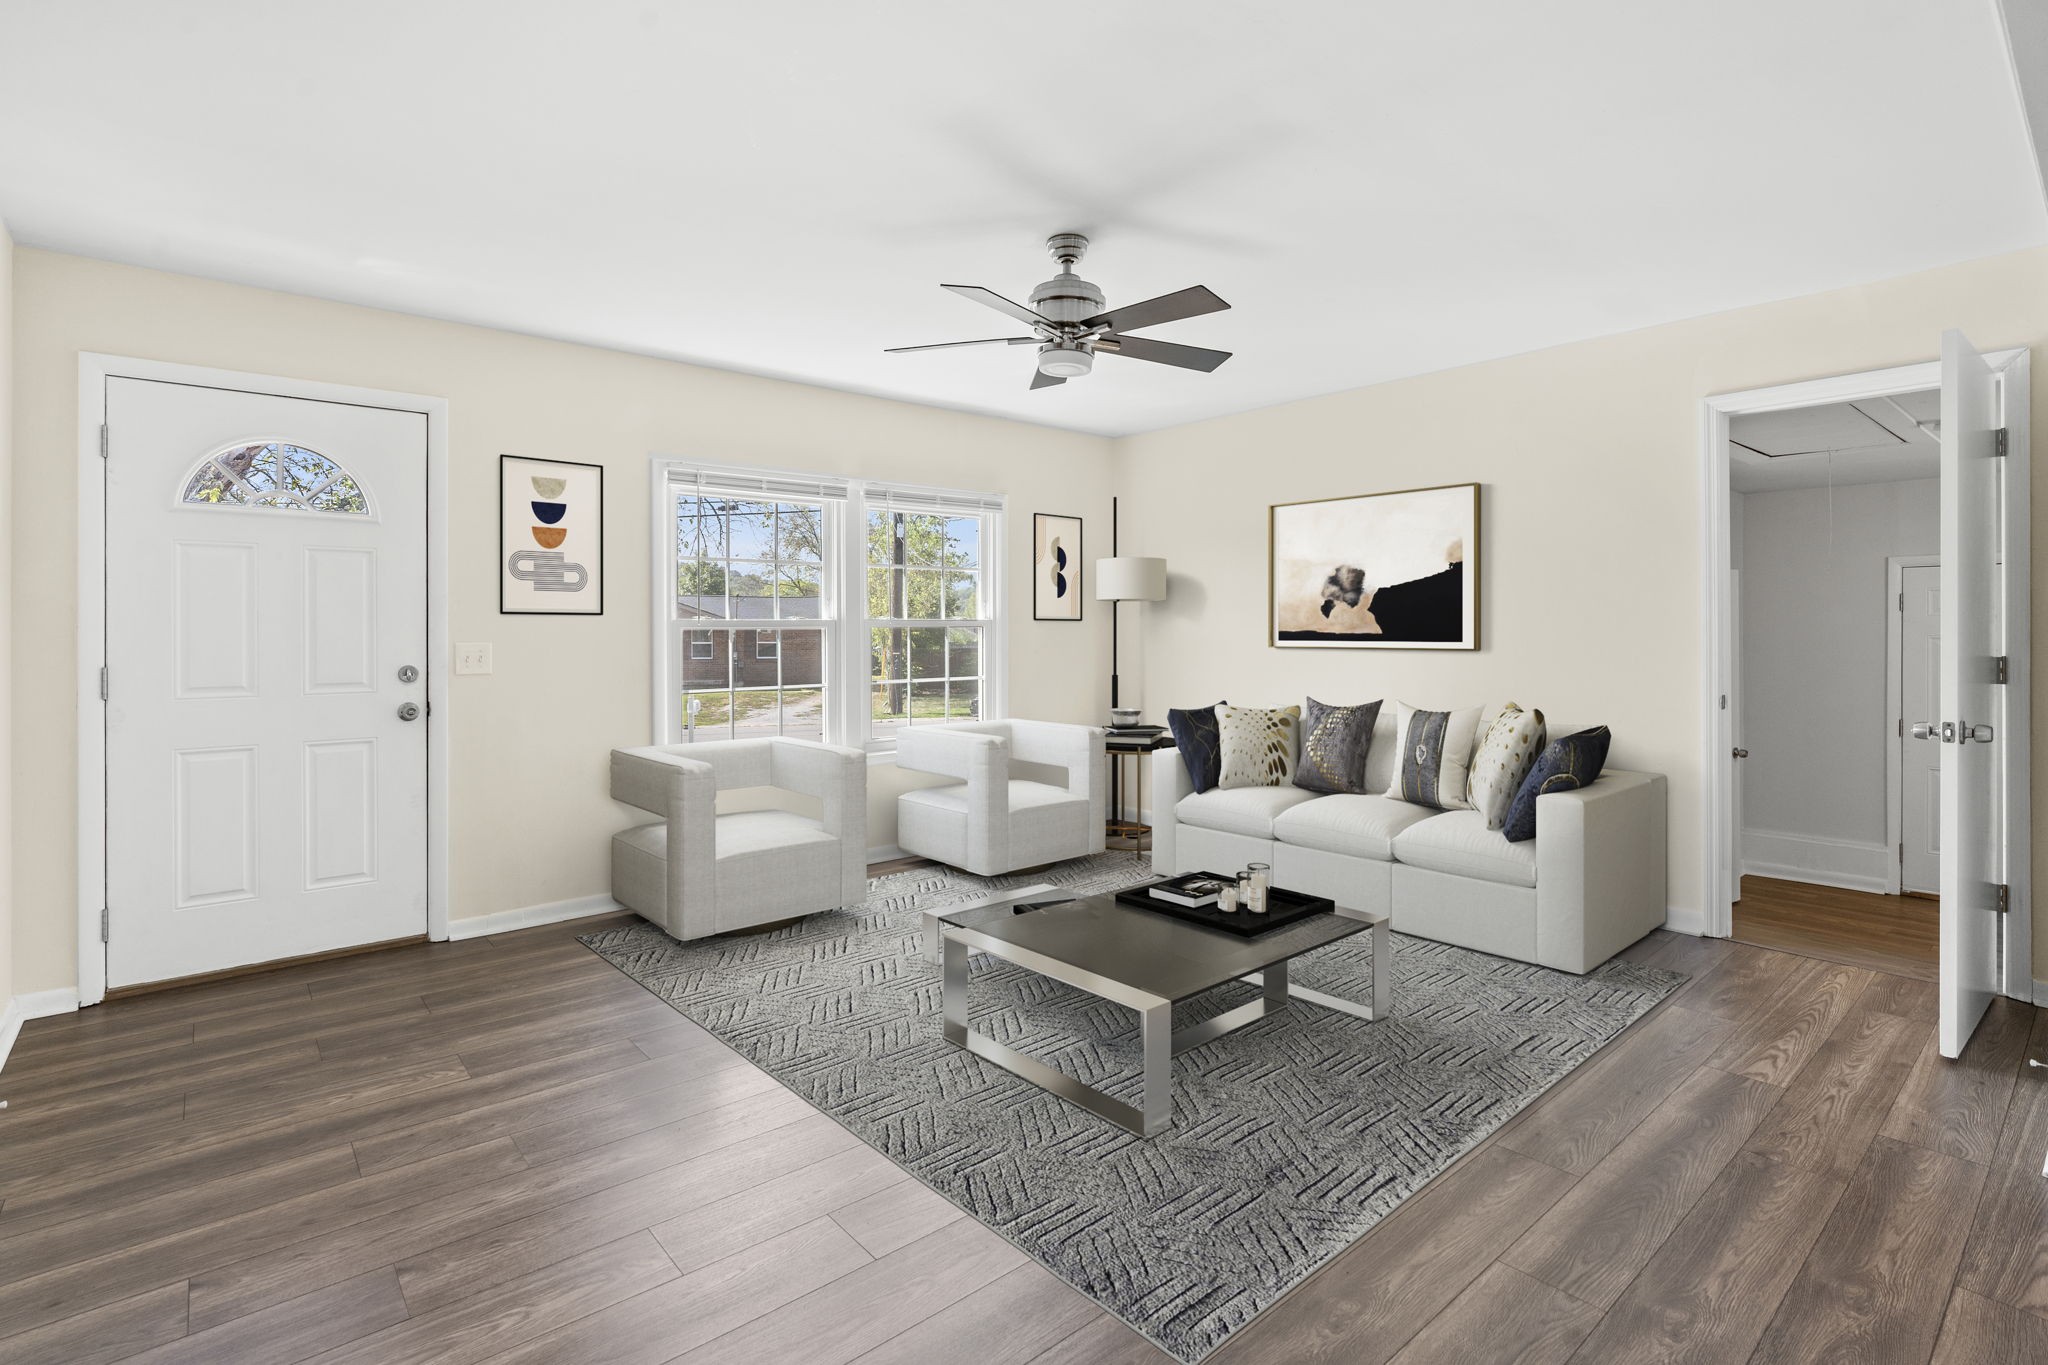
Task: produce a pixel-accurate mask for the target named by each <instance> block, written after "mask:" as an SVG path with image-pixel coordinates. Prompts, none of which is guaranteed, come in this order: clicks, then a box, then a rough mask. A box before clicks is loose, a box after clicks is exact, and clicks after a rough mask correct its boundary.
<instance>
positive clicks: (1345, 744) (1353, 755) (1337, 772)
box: [1294, 697, 1513, 796]
mask: <svg viewBox="0 0 2048 1365" xmlns="http://www.w3.org/2000/svg"><path fill="white" fill-rule="evenodd" d="M1379 714H1380V703H1378V702H1376V701H1369V702H1366V703H1365V704H1364V705H1363V706H1326V705H1324V704H1323V703H1322V702H1319V701H1317V700H1316V699H1315V698H1314V697H1310V698H1309V699H1308V715H1307V716H1306V717H1305V718H1304V719H1303V721H1302V725H1301V762H1300V763H1299V764H1298V765H1297V766H1296V767H1295V769H1294V785H1295V786H1297V787H1300V788H1302V789H1303V790H1305V791H1312V792H1333V793H1346V794H1351V795H1358V794H1362V793H1363V792H1364V791H1365V756H1366V753H1367V751H1368V750H1369V749H1370V748H1371V747H1372V727H1373V722H1374V721H1376V720H1378V719H1379ZM1509 795H1510V796H1512V795H1513V793H1512V792H1510V793H1509Z"/></svg>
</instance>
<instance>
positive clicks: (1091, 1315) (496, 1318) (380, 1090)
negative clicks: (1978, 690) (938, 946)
mask: <svg viewBox="0 0 2048 1365" xmlns="http://www.w3.org/2000/svg"><path fill="white" fill-rule="evenodd" d="M604 922H607V921H605V920H599V921H584V922H581V923H578V924H568V925H558V926H550V927H547V928H542V929H535V930H529V931H526V932H523V933H518V934H510V935H504V936H501V937H497V938H491V939H472V940H467V941H463V942H457V943H443V944H423V945H418V946H412V947H405V948H398V949H393V950H390V951H386V952H382V953H377V954H373V955H369V956H364V957H357V958H350V959H345V960H341V961H334V962H326V963H316V964H308V965H305V966H301V967H294V968H289V969H285V970H282V971H278V972H274V973H269V974H266V975H259V976H251V977H247V978H244V979H241V980H236V981H230V982H221V983H216V984H212V985H207V986H201V987H194V988H190V989H184V990H178V991H171V992H166V993H163V994H158V995H150V996H144V997H140V998H136V999H132V1000H127V1001H122V1002H117V1003H115V1004H111V1005H104V1006H100V1007H98V1008H95V1009H92V1010H87V1011H83V1012H80V1013H78V1014H75V1015H70V1016H64V1017H60V1018H55V1019H45V1020H38V1021H35V1022H32V1023H30V1024H29V1025H28V1026H27V1028H26V1029H25V1031H24V1033H23V1035H22V1038H21V1040H20V1043H19V1045H18V1046H17V1048H16V1050H15V1053H14V1056H13V1058H12V1059H11V1060H10V1061H9V1063H8V1064H7V1067H6V1069H5V1071H4V1072H0V1095H5V1097H6V1098H8V1099H9V1100H10V1101H11V1102H12V1107H11V1108H9V1109H8V1110H7V1111H5V1112H4V1113H0V1362H13V1361H34V1362H37V1363H38V1365H48V1363H49V1362H57V1361H92V1362H111V1361H119V1360H135V1361H147V1362H151V1363H152V1365H162V1363H163V1362H172V1361H189V1362H207V1363H208V1365H230V1363H232V1362H242V1361H247V1362H262V1365H292V1363H293V1362H299V1361H319V1362H323V1365H334V1363H335V1362H343V1361H347V1362H376V1365H390V1363H391V1362H405V1361H428V1360H431V1361H435V1362H439V1363H440V1365H460V1363H461V1362H486V1361H488V1362H497V1363H500V1365H502V1363H503V1362H514V1361H517V1362H597V1361H605V1362H647V1363H648V1365H653V1363H654V1362H666V1361H682V1362H687V1363H688V1365H709V1363H710V1362H748V1365H762V1363H763V1362H770V1363H772V1362H784V1361H788V1362H810V1363H814V1365H842V1363H844V1362H859V1363H860V1365H882V1363H883V1362H889V1363H891V1365H899V1363H900V1365H912V1363H922V1362H943V1363H950V1362H972V1365H1023V1363H1024V1362H1037V1365H1140V1363H1141V1362H1146V1363H1149V1365H1162V1363H1163V1362H1165V1360H1166V1357H1165V1356H1164V1355H1162V1354H1161V1353H1160V1352H1159V1351H1157V1350H1156V1349H1154V1348H1153V1347H1152V1346H1150V1345H1148V1344H1147V1343H1146V1342H1145V1341H1143V1340H1142V1339H1141V1338H1139V1337H1138V1336H1136V1335H1135V1334H1134V1333H1133V1332H1132V1331H1131V1330H1130V1329H1129V1328H1127V1327H1125V1326H1123V1325H1122V1324H1121V1323H1120V1322H1118V1321H1116V1320H1114V1319H1112V1318H1110V1317H1107V1316H1105V1315H1104V1314H1103V1313H1102V1311H1101V1310H1100V1309H1098V1308H1097V1307H1096V1306H1095V1305H1094V1304H1093V1303H1092V1302H1091V1301H1089V1300H1088V1299H1086V1298H1084V1297H1083V1296H1081V1295H1080V1294H1077V1293H1075V1292H1074V1291H1073V1290H1072V1289H1070V1288H1068V1287H1067V1286H1066V1285H1065V1284H1063V1283H1062V1282H1060V1281H1059V1280H1057V1279H1056V1278H1054V1277H1053V1276H1052V1275H1051V1274H1049V1273H1047V1272H1046V1271H1045V1270H1043V1269H1041V1268H1040V1267H1039V1266H1038V1265H1037V1264H1035V1263H1034V1262H1032V1261H1030V1260H1029V1259H1027V1258H1026V1257H1025V1256H1023V1255H1022V1254H1021V1253H1020V1252H1018V1251H1017V1250H1016V1249H1015V1248H1013V1247H1012V1246H1010V1245H1009V1244H1008V1243H1007V1242H1005V1241H1003V1240H1002V1239H1001V1238H999V1237H997V1236H996V1235H995V1234H994V1233H992V1232H990V1231H988V1230H987V1229H985V1228H983V1227H981V1226H980V1225H979V1224H977V1223H975V1222H973V1221H972V1220H970V1219H967V1218H965V1217H964V1216H962V1215H961V1214H960V1213H959V1212H958V1211H957V1210H955V1209H954V1208H953V1207H952V1206H951V1205H949V1204H947V1203H946V1202H945V1201H943V1200H941V1199H940V1198H938V1197H937V1196H936V1195H934V1194H932V1193H931V1192H929V1191H928V1190H926V1189H925V1188H924V1187H923V1186H921V1185H919V1184H918V1183H917V1182H915V1181H914V1180H911V1179H909V1178H908V1177H906V1176H905V1175H904V1173H903V1172H902V1171H901V1170H899V1169H898V1168H897V1167H895V1166H894V1165H892V1164H891V1163H890V1162H888V1161H887V1160H885V1159H884V1158H882V1157H881V1156H879V1155H877V1154H875V1153H874V1152H872V1151H870V1150H869V1149H868V1148H866V1147H864V1146H863V1145H862V1144H860V1143H859V1142H857V1141H855V1140H854V1139H853V1138H851V1137H850V1136H848V1135H847V1134H846V1133H845V1132H844V1131H843V1130H842V1129H840V1128H839V1127H837V1126H836V1125H835V1124H834V1123H832V1121H831V1120H829V1119H827V1118H825V1117H823V1116H821V1115H819V1114H818V1113H816V1112H815V1111H813V1110H811V1109H810V1108H809V1107H808V1106H806V1105H805V1104H804V1103H802V1102H801V1101H799V1100H797V1099H795V1098H794V1097H793V1096H791V1095H790V1094H788V1093H787V1092H785V1091H783V1090H782V1089H781V1088H780V1087H779V1086H778V1085H776V1083H775V1082H774V1081H772V1080H771V1079H769V1078H768V1077H767V1076H766V1075H765V1074H764V1073H763V1072H761V1071H758V1070H756V1069H755V1068H754V1067H752V1066H750V1065H749V1064H747V1063H746V1062H744V1061H742V1060H741V1059H740V1058H739V1057H738V1056H737V1055H735V1054H734V1053H732V1052H730V1051H728V1050H727V1049H726V1048H725V1047H724V1046H723V1045H722V1044H720V1043H719V1042H717V1041H716V1040H715V1039H713V1038H712V1037H711V1036H710V1035H708V1034H707V1033H705V1032H704V1031H703V1030H701V1029H699V1028H698V1027H696V1026H695V1025H693V1024H691V1023H689V1022H688V1021H686V1020H684V1019H682V1018H681V1017H680V1016H678V1015H676V1014H675V1013H674V1012H673V1011H671V1010H670V1009H668V1008H667V1007H666V1006H664V1005H662V1004H661V1003H660V1002H659V1001H657V1000H655V999H654V998H653V997H652V996H650V995H648V994H647V993H646V992H644V991H642V990H641V989H640V988H639V987H637V986H635V985H634V984H633V983H632V982H631V981H629V980H628V979H626V978H625V977H623V976H621V975H619V974H618V973H617V972H615V971H613V970H612V969H611V968H610V967H608V966H607V965H605V964H604V963H603V962H601V961H600V960H598V959H597V958H596V957H595V956H593V955H592V954H590V953H589V952H587V951H585V950H584V949H583V948H582V947H581V946H580V945H578V944H577V943H576V942H575V941H574V935H575V934H577V933H578V932H582V931H585V930H587V929H589V928H591V927H592V926H593V923H604ZM1629 956H1631V957H1633V958H1636V959H1638V960H1641V961H1646V962H1653V963H1660V964H1664V965H1669V966H1672V967H1675V968H1678V969H1679V970H1682V971H1686V972H1689V973H1691V974H1692V975H1693V980H1692V981H1691V982H1689V983H1688V984H1687V985H1686V986H1685V987H1684V989H1682V990H1681V991H1679V992H1678V993H1677V994H1676V995H1675V996H1674V997H1673V998H1672V999H1671V1000H1670V1001H1668V1002H1667V1003H1665V1004H1664V1005H1662V1006H1660V1007H1659V1008H1658V1009H1657V1010H1655V1011H1654V1012H1652V1013H1651V1014H1650V1015H1648V1016H1646V1017H1645V1018H1644V1019H1642V1020H1641V1021H1639V1022H1638V1023H1637V1024H1636V1025H1635V1026H1633V1027H1632V1028H1631V1029H1630V1030H1629V1031H1628V1032H1627V1033H1626V1034H1624V1035H1623V1036H1622V1037H1621V1038H1620V1039H1618V1040H1617V1041H1616V1042H1615V1043H1614V1044H1612V1045H1611V1046H1609V1047H1608V1048H1607V1049H1605V1050H1604V1051H1603V1052H1602V1053H1601V1054H1600V1055H1599V1056H1598V1057H1596V1058H1595V1059H1594V1060H1593V1061H1591V1062H1590V1063H1588V1064H1587V1065H1586V1066H1584V1067H1582V1068H1580V1069H1579V1071H1577V1072H1576V1073H1574V1075H1573V1076H1572V1077H1571V1078H1569V1079H1568V1080H1567V1081H1566V1082H1564V1083H1563V1084H1562V1085H1560V1086H1559V1087H1558V1088H1557V1089H1556V1090H1554V1091H1552V1092H1551V1093H1550V1094H1549V1095H1547V1096H1546V1097H1544V1098H1543V1099H1542V1100H1541V1101H1540V1102H1539V1103H1537V1104H1536V1105H1534V1106H1532V1107H1531V1108H1530V1109H1528V1110H1527V1111H1525V1112H1524V1113H1523V1114H1522V1115H1521V1116H1519V1117H1518V1118H1517V1120H1516V1121H1515V1122H1513V1123H1511V1124H1510V1125H1508V1126H1507V1127H1506V1128H1504V1129H1502V1130H1501V1131H1500V1132H1499V1133H1497V1134H1495V1135H1494V1136H1493V1137H1492V1138H1491V1139H1489V1140H1488V1141H1487V1142H1486V1143H1484V1144H1483V1145H1482V1146H1481V1147H1479V1148H1478V1149H1477V1150H1475V1151H1474V1152H1472V1153H1471V1154H1469V1155H1468V1156H1466V1157H1465V1158H1464V1159H1462V1160H1461V1161H1459V1162H1458V1163H1457V1164H1456V1165H1455V1166H1453V1167H1452V1168H1451V1169H1450V1170H1449V1171H1448V1172H1446V1173H1445V1174H1444V1175H1443V1176H1442V1177H1441V1178H1439V1179H1438V1180H1437V1181H1436V1182H1434V1183H1433V1184H1432V1185H1431V1186H1429V1187H1428V1188H1427V1189H1426V1190H1425V1191H1423V1192H1422V1193H1421V1194H1420V1195H1418V1196H1417V1197H1415V1198H1414V1199H1411V1200H1410V1201H1409V1202H1408V1203H1407V1204H1406V1205H1404V1206H1403V1207H1402V1208H1401V1209H1400V1210H1398V1211H1397V1212H1396V1213H1395V1214H1393V1215H1392V1216H1391V1217H1389V1218H1388V1219H1387V1220H1386V1221H1385V1222H1383V1223H1382V1224H1381V1225H1380V1226H1379V1227H1378V1228H1376V1229H1375V1230H1374V1231H1373V1232H1372V1233H1371V1234H1370V1235H1368V1236H1367V1237H1365V1238H1364V1239H1362V1240H1361V1241H1359V1242H1358V1243H1357V1244H1356V1245H1354V1246H1352V1247H1351V1248H1350V1249H1349V1250H1347V1251H1346V1252H1344V1253H1343V1254H1342V1255H1341V1256H1339V1257H1337V1258H1336V1259H1335V1260H1333V1261H1332V1262H1331V1263H1329V1264H1328V1265H1327V1266H1325V1267H1324V1268H1323V1269H1322V1270H1321V1271H1320V1272H1319V1273H1318V1274H1316V1275H1315V1276H1313V1277H1312V1278H1311V1279H1309V1280H1308V1281H1306V1282H1305V1283H1304V1284H1302V1285H1301V1286H1300V1287H1299V1288H1297V1289H1296V1290H1295V1291H1294V1292H1293V1293H1292V1294H1291V1295H1289V1296H1288V1297H1287V1298H1286V1299H1285V1300H1284V1301H1283V1302H1281V1303H1280V1304H1279V1305H1277V1306H1276V1307H1275V1308H1274V1309H1273V1310H1272V1311H1270V1312H1268V1313H1267V1314H1265V1315H1264V1316H1263V1317H1261V1318H1259V1319H1258V1320H1256V1321H1255V1322H1253V1323H1252V1324H1251V1325H1250V1326H1248V1327H1247V1328H1245V1329H1244V1330H1243V1331H1241V1332H1239V1333H1238V1334H1237V1335H1236V1336H1235V1337H1233V1338H1232V1339H1231V1340H1230V1341H1229V1342H1228V1343H1227V1344H1226V1345H1225V1346H1224V1347H1223V1349H1222V1350H1220V1351H1219V1352H1218V1353H1216V1355H1214V1356H1213V1357H1211V1359H1212V1360H1213V1361H1215V1362H1216V1365H1252V1362H1262V1363H1268V1362H1269V1363H1271V1365H1280V1363H1281V1362H1285V1363H1286V1365H1300V1363H1301V1362H1310V1361H1331V1362H1336V1361H1342V1362H1346V1365H1361V1363H1364V1365H1382V1363H1383V1362H1388V1361H1395V1362H1399V1365H1421V1363H1422V1362H1439V1361H1440V1362H1457V1365H1471V1363H1472V1362H1482V1363H1490V1362H1499V1361H1516V1362H1521V1363H1522V1365H1540V1363H1541V1362H1562V1361H1579V1362H1591V1361H1601V1362H1628V1363H1629V1365H1642V1363H1643V1362H1652V1361H1680V1360H1683V1361H1691V1362H1713V1361H1727V1362H1737V1361H1745V1360H1754V1361H1807V1360H1821V1359H1826V1360H1831V1361H1855V1362H1858V1365H1881V1363H1883V1362H1927V1361H1930V1360H1932V1361H1939V1362H1941V1363H1942V1365H1961V1363H1962V1362H1970V1365H1999V1363H2000V1362H2015V1363H2016V1362H2021V1361H2031V1362H2040V1361H2043V1360H2048V1241H2044V1238H2048V1183H2044V1182H2043V1181H2042V1180H2041V1178H2040V1176H2039V1174H2038V1173H2039V1170H2040V1164H2041V1157H2042V1152H2043V1149H2044V1148H2048V1073H2044V1072H2031V1073H2030V1072H2028V1071H2027V1070H2025V1069H2024V1066H2023V1060H2024V1055H2025V1053H2026V1050H2027V1047H2028V1043H2029V1037H2030V1035H2031V1037H2032V1043H2033V1046H2034V1048H2035V1050H2036V1051H2037V1052H2039V1051H2043V1050H2048V1030H2044V1028H2043V1025H2042V1022H2041V1016H2040V1015H2039V1013H2038V1012H2037V1011H2035V1010H2033V1009H2032V1008H2030V1007H2022V1006H2017V1005H2013V1004H2011V1003H2010V1002H2000V1003H1999V1004H1998V1005H1996V1006H1995V1007H1994V1008H1993V1010H1992V1012H1991V1014H1990V1016H1989V1017H1988V1018H1987V1019H1986V1020H1985V1022H1984V1025H1983V1027H1982V1029H1981V1030H1980V1032H1979V1034H1978V1037H1977V1039H1976V1041H1975V1042H1974V1044H1973V1045H1972V1047H1971V1049H1970V1052H1969V1054H1968V1056H1967V1057H1966V1058H1964V1059H1963V1060H1962V1061H1961V1062H1955V1063H1951V1062H1944V1061H1942V1060H1941V1059H1940V1058H1939V1057H1938V1056H1936V1054H1935V1051H1934V1028H1933V1001H1932V989H1931V987H1929V986H1928V985H1927V984H1926V983H1924V982H1920V981H1916V980H1912V979H1909V978H1904V977H1899V976H1893V975H1885V974H1881V973H1877V972H1873V971H1870V970H1868V969H1867V968H1863V967H1858V966H1849V965H1840V964H1834V963H1828V962H1823V961H1818V960H1815V959H1812V958H1808V957H1800V956H1792V955H1788V954H1785V953H1779V952H1773V951H1768V950H1764V949H1759V948H1754V947H1749V946H1745V945H1741V944H1732V943H1728V942H1716V941H1709V940H1700V939H1690V938H1682V937H1674V936H1671V935H1668V934H1664V933H1661V932H1660V933H1658V934H1654V935H1652V936H1651V937H1650V938H1649V939H1647V940H1645V941H1644V942H1643V943H1641V944H1639V945H1637V946H1636V947H1635V948H1633V949H1631V950H1630V952H1629ZM1399 1005H1400V1002H1399V999H1398V997H1397V998H1396V1001H1395V1007H1396V1009H1398V1008H1399Z"/></svg>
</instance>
